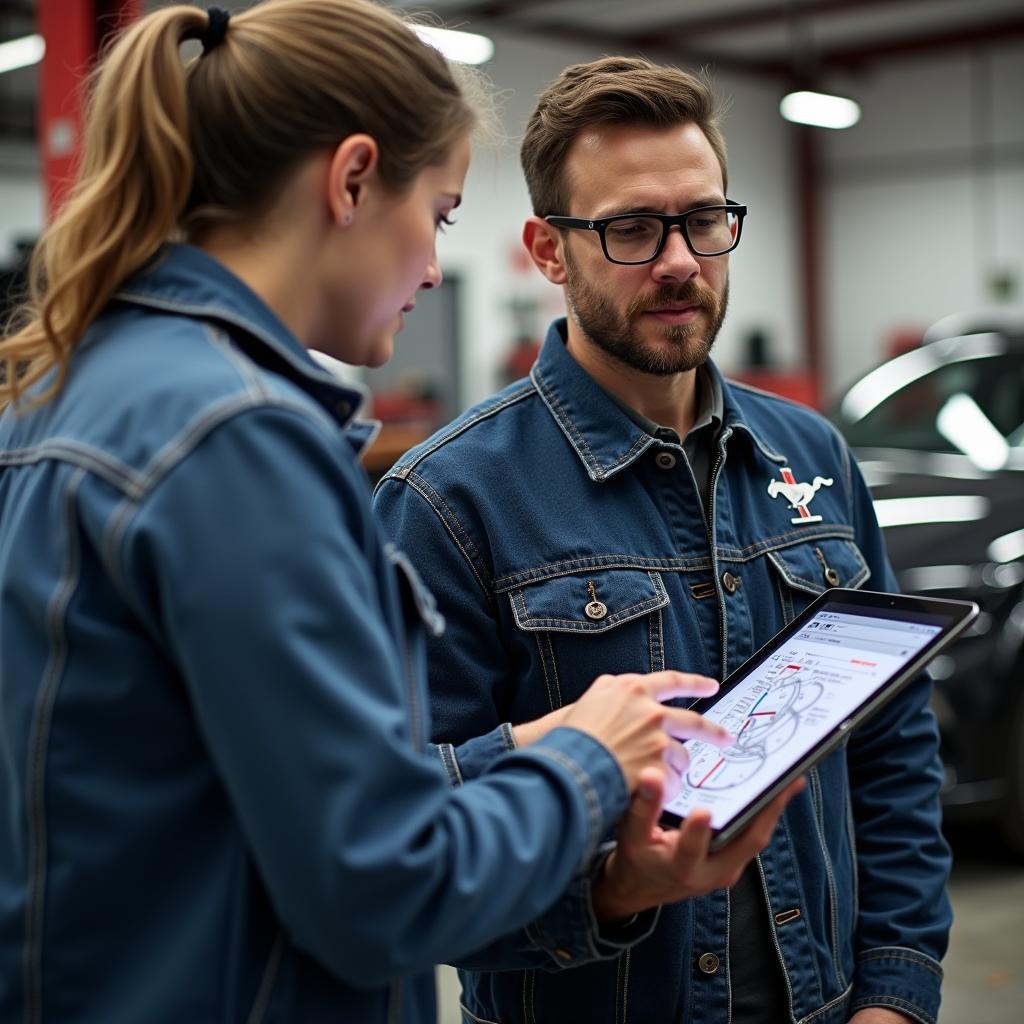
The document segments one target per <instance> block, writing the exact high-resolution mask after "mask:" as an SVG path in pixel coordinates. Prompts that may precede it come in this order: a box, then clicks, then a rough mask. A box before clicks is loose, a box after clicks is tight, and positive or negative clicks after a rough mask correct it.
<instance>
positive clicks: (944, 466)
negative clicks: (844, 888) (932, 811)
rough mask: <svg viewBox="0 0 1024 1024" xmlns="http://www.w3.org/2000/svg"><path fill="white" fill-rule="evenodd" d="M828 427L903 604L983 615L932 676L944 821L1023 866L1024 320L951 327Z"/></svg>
mask: <svg viewBox="0 0 1024 1024" xmlns="http://www.w3.org/2000/svg"><path fill="white" fill-rule="evenodd" d="M829 414H830V416H831V418H832V420H833V422H834V423H835V424H836V426H837V427H838V428H839V430H840V431H841V432H842V434H843V435H844V437H845V438H846V440H847V441H848V443H849V444H850V446H851V448H852V449H853V451H854V454H855V455H856V457H857V460H858V463H859V464H860V467H861V470H862V471H863V473H864V477H865V479H866V481H867V483H868V486H869V487H870V488H871V491H872V497H873V499H874V505H875V511H876V513H877V516H878V521H879V525H880V526H881V527H882V529H883V533H884V536H885V541H886V547H887V549H888V552H889V557H890V560H891V562H892V565H893V569H894V570H895V572H896V576H897V579H898V580H899V584H900V588H901V589H902V590H904V591H906V592H913V593H918V594H925V595H928V596H932V597H951V598H962V599H967V600H971V601H975V602H977V604H978V605H979V607H980V609H981V613H980V615H979V616H978V618H977V619H976V620H975V622H974V623H973V625H972V627H971V628H970V629H969V631H968V632H967V633H966V634H965V635H964V636H963V637H962V638H961V639H959V640H958V641H957V642H956V643H955V644H954V645H953V646H952V647H951V648H950V649H949V651H948V652H947V653H945V654H942V655H940V656H939V657H937V658H936V659H935V661H934V662H933V663H932V665H931V673H932V676H933V678H934V680H935V687H934V695H933V700H932V706H933V709H934V711H935V714H936V716H937V718H938V723H939V729H940V733H941V737H942V760H943V765H944V773H945V778H944V781H943V786H942V802H943V809H944V817H945V820H946V821H947V822H949V823H950V824H954V825H955V824H956V823H957V822H965V821H972V820H973V821H978V820H984V821H986V822H989V823H992V824H994V825H996V826H997V827H998V829H999V831H1000V832H1001V833H1002V836H1003V838H1004V840H1005V841H1006V843H1007V844H1008V845H1009V848H1010V849H1011V850H1012V851H1013V852H1014V853H1015V854H1016V855H1018V856H1020V857H1024V310H1010V309H1006V310H993V311H991V312H988V313H985V314H973V315H972V314H958V315H956V316H951V317H947V318H945V319H943V320H941V321H939V322H938V323H936V324H935V325H934V326H933V327H931V328H929V329H928V331H926V332H925V334H924V337H923V340H922V342H921V344H920V345H919V346H918V347H916V348H912V349H910V350H909V351H907V352H904V353H903V354H901V355H898V356H895V357H894V358H892V359H889V360H887V361H886V362H884V363H883V364H881V365H880V366H877V367H875V368H874V369H872V370H870V371H869V372H868V373H867V374H865V375H864V376H863V377H861V378H860V379H859V380H858V381H856V382H855V383H854V384H853V385H852V386H851V387H850V388H849V389H848V390H847V391H846V392H845V394H843V396H842V397H841V399H840V400H839V401H838V402H837V403H836V405H835V407H834V408H833V409H831V410H829Z"/></svg>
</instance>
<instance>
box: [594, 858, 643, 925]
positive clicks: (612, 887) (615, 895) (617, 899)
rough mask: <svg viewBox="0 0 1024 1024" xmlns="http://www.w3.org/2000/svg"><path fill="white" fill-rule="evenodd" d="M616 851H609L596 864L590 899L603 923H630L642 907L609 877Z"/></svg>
mask: <svg viewBox="0 0 1024 1024" xmlns="http://www.w3.org/2000/svg"><path fill="white" fill-rule="evenodd" d="M615 855H616V851H615V850H611V851H609V853H608V855H607V856H605V857H602V858H601V860H600V863H599V864H598V865H597V866H596V868H595V871H594V875H593V877H592V880H591V889H590V901H591V905H592V906H593V908H594V917H595V918H596V919H597V920H598V922H600V923H601V924H619V925H625V924H629V923H630V922H632V921H633V920H635V919H636V916H637V914H638V913H639V912H640V910H641V909H644V908H641V907H637V906H636V905H635V901H634V902H630V900H629V897H628V896H627V894H626V893H623V892H621V891H620V890H619V889H618V887H617V886H616V884H615V881H614V879H612V878H610V877H609V874H608V868H609V865H610V863H611V862H612V859H613V858H614V857H615Z"/></svg>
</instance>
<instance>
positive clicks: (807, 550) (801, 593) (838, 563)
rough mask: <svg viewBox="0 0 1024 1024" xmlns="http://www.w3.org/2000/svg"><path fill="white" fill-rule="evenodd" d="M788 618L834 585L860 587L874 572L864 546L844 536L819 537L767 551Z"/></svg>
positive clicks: (850, 587)
mask: <svg viewBox="0 0 1024 1024" xmlns="http://www.w3.org/2000/svg"><path fill="white" fill-rule="evenodd" d="M767 557H768V560H769V562H771V564H772V565H773V566H774V568H775V572H776V576H777V579H776V584H777V586H778V591H779V599H780V601H781V603H782V609H783V614H784V616H785V621H786V622H790V621H791V620H792V619H794V618H795V617H796V616H797V614H799V613H800V612H801V611H803V609H804V608H806V607H807V605H808V604H810V603H811V600H812V599H813V598H815V597H817V596H818V595H819V594H821V593H823V592H824V591H826V590H829V589H831V588H832V587H843V588H845V589H847V590H856V589H857V588H859V587H861V586H863V584H864V583H865V582H866V581H867V579H868V578H869V577H870V575H871V570H870V569H869V568H868V564H867V562H866V561H865V560H864V556H863V555H862V554H861V552H860V548H858V547H857V545H856V544H855V543H854V542H853V541H851V540H845V539H843V538H841V537H826V538H816V539H814V540H810V541H806V542H805V543H803V544H793V545H790V546H789V547H785V548H777V549H776V550H774V551H769V552H768V553H767Z"/></svg>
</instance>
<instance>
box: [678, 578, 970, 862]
mask: <svg viewBox="0 0 1024 1024" xmlns="http://www.w3.org/2000/svg"><path fill="white" fill-rule="evenodd" d="M977 614H978V607H977V605H975V604H973V603H971V602H968V601H950V600H940V599H935V598H925V597H916V596H909V595H903V594H882V593H875V592H872V591H867V590H841V589H833V590H826V591H825V592H824V593H823V594H822V595H821V596H820V597H818V598H817V599H816V600H815V601H814V602H812V603H811V604H810V605H809V606H808V607H807V608H806V609H804V611H803V612H802V613H801V614H800V615H799V616H798V617H797V618H796V619H794V620H793V622H791V623H790V624H789V625H788V626H787V627H786V628H785V629H783V630H782V632H780V633H778V634H776V636H774V637H773V638H772V639H771V640H769V641H768V643H767V644H765V645H764V647H762V648H761V650H759V651H758V652H757V654H755V655H754V656H753V657H752V658H750V659H749V660H748V661H746V662H744V664H743V665H741V666H740V667H739V668H738V669H737V670H736V671H735V672H733V673H732V674H731V675H730V676H729V677H728V678H727V679H725V680H723V682H722V685H721V688H720V689H719V691H718V693H717V694H715V696H714V697H706V698H703V699H702V700H698V701H697V702H696V703H695V704H694V705H693V710H694V711H699V712H700V713H701V714H702V715H704V716H705V717H707V718H710V719H712V720H713V721H715V722H718V723H720V724H721V725H723V726H725V728H726V729H728V730H729V732H731V733H732V734H733V735H734V736H735V737H736V742H735V743H734V744H733V745H732V746H731V747H729V748H727V749H725V750H723V749H721V748H719V747H714V746H711V745H710V744H708V743H703V742H701V741H699V740H687V741H685V742H684V743H683V746H684V747H686V749H687V751H688V753H689V755H690V764H689V768H688V770H687V772H686V774H685V775H684V776H683V779H682V788H681V789H680V791H679V793H678V794H677V795H676V796H675V797H674V798H673V799H672V800H670V801H669V802H668V803H666V804H665V806H664V808H663V811H662V824H664V825H669V826H678V825H679V823H680V822H681V821H682V820H683V819H684V818H685V817H686V816H687V814H689V813H690V811H691V810H693V809H694V808H696V807H705V808H707V809H708V810H710V811H711V828H712V840H711V847H712V849H715V848H717V847H719V846H722V845H723V844H724V843H726V842H728V840H729V839H730V838H731V837H732V836H734V835H735V834H736V833H737V832H739V831H740V830H741V829H742V828H743V827H744V825H746V824H747V822H748V821H749V820H750V819H751V818H752V817H753V816H754V815H755V814H756V813H757V812H758V811H759V810H761V808H762V807H764V805H765V804H767V803H768V802H769V801H770V800H771V799H772V798H773V797H774V796H775V795H776V794H777V793H778V792H779V791H780V790H781V789H783V788H784V787H785V786H786V785H788V784H789V782H791V781H792V780H793V779H795V778H796V777H797V776H799V775H802V774H803V773H804V772H805V771H807V769H808V768H810V767H811V766H812V765H814V764H815V763H816V762H818V761H820V760H821V759H822V758H823V757H825V755H826V754H828V753H829V752H830V751H832V750H833V749H835V747H837V746H839V744H840V743H842V742H843V740H844V739H845V738H846V737H847V736H848V735H849V733H850V731H851V730H853V729H855V728H856V727H857V726H858V725H860V724H861V723H862V722H864V721H866V720H867V719H868V718H869V717H870V716H871V715H873V714H874V713H875V712H876V711H878V709H879V708H881V707H882V706H883V705H884V704H885V703H886V701H888V700H890V699H891V698H892V697H894V696H895V695H896V693H897V692H898V691H899V690H900V689H901V688H902V687H903V686H904V685H906V683H908V682H909V681H910V680H911V679H913V678H914V677H915V676H916V675H917V674H918V673H919V672H920V671H921V669H922V668H924V666H925V665H926V664H927V663H928V662H929V661H930V660H931V659H932V658H933V657H934V656H935V655H936V654H937V653H938V652H939V651H940V650H942V648H943V647H945V646H946V645H947V644H948V643H949V642H950V641H951V640H952V639H953V638H954V637H956V636H957V635H958V634H959V633H961V632H962V631H963V630H964V628H965V627H966V626H967V625H968V623H969V622H970V621H971V620H972V619H973V618H974V617H975V616H976V615H977Z"/></svg>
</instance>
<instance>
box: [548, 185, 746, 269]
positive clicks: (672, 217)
mask: <svg viewBox="0 0 1024 1024" xmlns="http://www.w3.org/2000/svg"><path fill="white" fill-rule="evenodd" d="M704 210H725V211H726V212H727V213H732V214H735V215H736V218H737V227H736V237H735V238H734V239H733V243H732V245H730V246H729V248H728V249H722V250H720V251H719V252H697V250H696V249H695V248H694V247H693V243H692V242H691V241H690V235H689V233H688V232H687V228H686V220H687V218H688V217H690V216H692V215H693V214H695V213H701V212H702V211H704ZM746 215H747V208H746V206H744V205H743V204H742V203H734V202H733V201H732V200H731V199H726V201H725V202H724V203H712V204H710V205H708V206H695V207H693V209H691V210H684V211H683V212H682V213H640V212H637V213H616V214H613V215H612V216H611V217H563V216H561V215H559V214H551V215H550V216H548V217H545V218H544V220H545V221H546V222H547V223H548V224H550V225H551V226H552V227H555V228H581V229H583V230H584V231H596V232H597V233H598V236H599V237H600V239H601V249H602V250H603V252H604V258H605V259H606V260H607V261H608V262H609V263H616V264H618V265H619V266H620V267H640V266H643V265H644V264H645V263H653V262H654V261H655V260H656V259H657V258H658V257H659V256H660V255H661V254H662V251H663V250H664V248H665V242H666V240H667V239H668V233H669V230H670V229H671V228H672V227H674V226H676V225H678V226H679V232H680V234H681V235H682V236H683V241H684V242H686V248H687V249H689V250H690V252H691V253H692V254H693V255H694V256H697V257H699V258H701V259H708V258H712V257H715V256H725V255H726V253H730V252H732V251H733V249H735V248H736V246H738V245H739V244H740V235H741V234H742V233H743V218H744V217H746ZM638 217H647V218H648V219H650V220H656V221H660V222H661V240H660V241H659V242H658V245H657V248H656V249H655V250H654V253H653V254H652V255H650V256H648V257H647V259H643V260H617V259H614V258H612V257H611V256H610V255H609V254H608V243H607V241H606V240H605V230H606V229H607V227H608V225H609V224H611V223H612V222H613V221H617V220H631V219H636V218H638Z"/></svg>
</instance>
